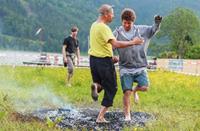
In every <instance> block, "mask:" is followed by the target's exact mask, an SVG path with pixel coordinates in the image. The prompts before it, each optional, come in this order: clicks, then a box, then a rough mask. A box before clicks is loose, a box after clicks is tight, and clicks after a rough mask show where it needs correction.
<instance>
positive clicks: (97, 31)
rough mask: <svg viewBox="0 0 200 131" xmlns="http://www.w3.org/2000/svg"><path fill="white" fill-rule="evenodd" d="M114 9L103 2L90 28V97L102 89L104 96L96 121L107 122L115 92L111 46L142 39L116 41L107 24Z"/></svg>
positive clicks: (138, 41) (133, 42) (95, 95)
mask: <svg viewBox="0 0 200 131" xmlns="http://www.w3.org/2000/svg"><path fill="white" fill-rule="evenodd" d="M113 17H114V11H113V8H112V6H110V5H107V4H104V5H102V6H101V7H100V8H99V17H98V19H97V20H96V21H95V22H94V23H93V24H92V26H91V28H90V49H89V51H88V53H89V55H90V69H91V74H92V79H93V82H94V83H93V84H92V86H91V89H92V93H91V94H92V98H93V100H95V101H96V100H97V99H98V93H99V92H100V91H101V90H102V89H104V97H103V100H102V102H101V105H102V107H101V109H100V112H99V114H98V117H97V120H96V122H97V123H102V122H108V121H106V120H105V118H104V115H105V113H106V111H107V110H108V108H109V107H110V106H112V104H113V99H114V96H115V94H116V92H117V81H116V71H115V67H114V62H113V61H115V60H116V59H114V58H113V50H112V48H113V47H114V48H125V47H128V46H133V45H137V44H142V43H143V40H142V39H140V38H138V37H135V38H134V39H133V40H131V41H117V40H116V39H115V37H114V35H113V33H112V31H111V29H110V28H109V26H108V25H107V24H108V23H110V22H112V19H113Z"/></svg>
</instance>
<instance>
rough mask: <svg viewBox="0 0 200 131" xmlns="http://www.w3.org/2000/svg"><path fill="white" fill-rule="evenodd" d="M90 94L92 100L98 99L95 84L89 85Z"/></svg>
mask: <svg viewBox="0 0 200 131" xmlns="http://www.w3.org/2000/svg"><path fill="white" fill-rule="evenodd" d="M91 96H92V99H93V100H94V101H97V100H98V93H97V85H96V84H92V85H91Z"/></svg>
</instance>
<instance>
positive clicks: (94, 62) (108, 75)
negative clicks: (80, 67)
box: [90, 56, 117, 107]
mask: <svg viewBox="0 0 200 131" xmlns="http://www.w3.org/2000/svg"><path fill="white" fill-rule="evenodd" d="M90 69H91V74H92V79H93V82H95V83H98V84H100V85H101V86H102V87H103V89H104V97H103V100H102V102H101V105H103V106H105V107H110V106H112V104H113V99H114V97H115V94H116V92H117V81H116V71H115V66H114V64H113V62H112V58H111V57H105V58H99V57H94V56H90Z"/></svg>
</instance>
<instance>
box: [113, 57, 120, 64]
mask: <svg viewBox="0 0 200 131" xmlns="http://www.w3.org/2000/svg"><path fill="white" fill-rule="evenodd" d="M112 61H113V63H114V64H115V63H117V62H118V61H119V58H118V57H117V56H113V57H112Z"/></svg>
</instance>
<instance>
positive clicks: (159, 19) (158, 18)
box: [154, 15, 162, 24]
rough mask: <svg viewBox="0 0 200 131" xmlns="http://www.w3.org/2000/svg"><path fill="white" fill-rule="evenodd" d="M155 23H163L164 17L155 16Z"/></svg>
mask: <svg viewBox="0 0 200 131" xmlns="http://www.w3.org/2000/svg"><path fill="white" fill-rule="evenodd" d="M154 21H155V23H156V24H160V23H161V21H162V16H160V15H155V16H154Z"/></svg>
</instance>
